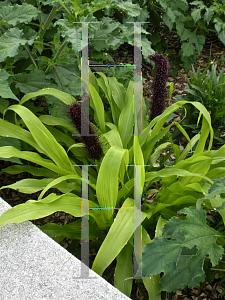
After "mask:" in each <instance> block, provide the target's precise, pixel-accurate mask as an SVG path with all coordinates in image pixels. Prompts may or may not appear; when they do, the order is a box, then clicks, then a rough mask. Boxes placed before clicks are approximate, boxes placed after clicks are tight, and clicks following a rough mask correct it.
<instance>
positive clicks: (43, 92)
mask: <svg viewBox="0 0 225 300" xmlns="http://www.w3.org/2000/svg"><path fill="white" fill-rule="evenodd" d="M43 95H51V96H54V97H56V98H58V99H59V100H61V101H62V102H63V103H65V104H66V105H71V103H75V102H76V100H75V98H74V97H73V96H71V95H69V94H67V93H64V92H62V91H59V90H56V89H53V88H45V89H41V90H40V91H38V92H34V93H29V94H26V95H25V96H23V98H22V99H21V101H20V104H21V105H22V104H23V103H25V102H26V101H28V100H29V99H31V98H34V97H38V96H43Z"/></svg>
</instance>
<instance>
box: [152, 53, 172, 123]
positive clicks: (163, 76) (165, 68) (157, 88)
mask: <svg viewBox="0 0 225 300" xmlns="http://www.w3.org/2000/svg"><path fill="white" fill-rule="evenodd" d="M148 58H149V59H150V60H152V61H154V62H155V67H156V70H155V78H154V81H153V95H152V101H151V107H150V121H151V120H153V119H154V118H155V117H157V116H159V115H160V114H161V113H163V111H164V109H165V107H166V100H167V91H166V82H167V78H168V74H169V63H168V61H167V60H166V59H165V58H164V57H163V56H162V55H160V54H154V55H149V56H148Z"/></svg>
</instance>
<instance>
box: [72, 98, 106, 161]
mask: <svg viewBox="0 0 225 300" xmlns="http://www.w3.org/2000/svg"><path fill="white" fill-rule="evenodd" d="M81 112H83V111H82V108H81V106H80V105H79V104H77V103H73V104H72V105H70V106H69V109H68V113H69V115H70V118H71V120H72V122H73V124H74V125H75V127H76V129H77V131H78V132H79V133H80V134H81ZM83 116H84V118H83V119H82V126H83V127H84V128H85V129H86V128H87V129H88V130H89V131H88V133H89V135H88V136H81V138H82V140H83V142H84V144H85V146H86V149H87V151H88V153H89V155H90V157H91V158H92V159H97V160H100V158H101V156H102V154H103V150H102V147H101V145H100V142H99V140H98V137H97V136H95V135H92V134H95V132H94V130H93V128H92V126H91V124H90V122H89V120H88V118H87V115H86V114H85V112H84V113H83Z"/></svg>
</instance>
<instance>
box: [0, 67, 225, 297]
mask: <svg viewBox="0 0 225 300" xmlns="http://www.w3.org/2000/svg"><path fill="white" fill-rule="evenodd" d="M89 76H90V83H89V89H90V106H91V108H92V109H93V111H94V121H93V122H94V123H95V124H96V125H95V127H96V128H97V130H98V135H99V137H101V138H103V139H104V140H105V141H107V147H105V149H104V150H103V155H102V157H100V150H99V151H97V152H96V153H97V154H98V155H97V156H94V155H93V152H90V150H89V152H88V151H87V149H86V147H87V146H88V144H87V142H86V146H85V140H84V139H83V143H74V139H73V137H72V133H73V134H74V133H76V134H77V133H78V132H79V124H76V122H77V119H79V116H80V113H81V111H80V109H79V108H78V106H77V101H76V99H74V98H73V97H72V96H71V95H69V94H67V93H64V92H61V91H58V90H55V89H52V88H47V89H42V90H40V91H38V92H34V93H29V94H27V95H25V96H24V97H23V98H22V99H21V101H20V103H19V104H18V105H12V106H10V107H8V108H7V109H6V111H5V113H4V116H5V115H6V114H7V112H8V111H9V110H11V111H13V112H14V113H15V115H16V118H18V116H19V120H17V122H16V124H12V123H10V122H7V121H5V120H4V119H0V135H1V136H4V137H6V136H8V137H11V138H16V139H20V140H22V141H23V142H25V143H26V144H27V145H28V150H26V151H24V150H19V149H16V148H15V147H13V146H4V147H0V157H1V159H5V158H10V157H17V158H20V159H23V160H25V161H30V162H33V163H35V164H37V165H38V167H33V166H28V165H25V164H22V165H14V166H10V167H8V168H6V169H3V170H2V171H1V173H2V172H8V173H11V174H17V173H20V172H29V173H31V174H34V175H35V176H39V177H40V179H34V178H29V179H23V180H21V181H18V182H16V183H14V184H11V185H8V186H3V187H1V189H3V188H12V189H17V190H19V191H20V192H22V193H34V192H37V191H41V193H40V195H39V197H38V200H33V199H30V200H29V201H27V202H26V203H23V204H20V205H17V206H15V207H13V208H11V209H9V210H8V211H6V212H5V213H3V214H2V215H1V217H0V227H2V226H3V225H5V224H7V223H19V222H22V221H24V220H35V219H39V218H42V217H45V216H47V215H50V214H52V213H54V212H56V211H64V212H66V213H70V214H71V215H73V216H75V217H76V218H78V219H77V220H76V221H74V222H73V223H71V224H68V225H64V226H58V225H57V224H54V226H53V224H51V225H50V224H49V225H48V224H46V225H45V226H44V229H43V231H46V232H47V231H48V229H49V228H51V231H50V232H51V235H52V236H53V237H54V238H56V237H57V236H62V237H68V238H71V239H76V240H79V239H80V234H81V219H80V218H81V215H82V209H81V205H82V203H86V204H87V203H89V217H90V219H89V221H90V223H91V224H92V226H91V227H90V233H91V234H90V239H92V240H94V241H96V238H98V241H99V244H98V246H99V249H98V252H97V255H96V257H95V260H94V262H93V265H92V269H93V270H94V271H95V272H97V273H98V274H100V275H102V273H103V272H104V271H105V269H106V268H107V267H108V266H109V265H110V264H111V263H112V261H113V260H114V259H116V268H115V271H114V285H115V287H116V288H118V289H119V290H120V291H122V292H123V293H125V294H126V295H127V296H129V295H130V293H131V289H132V282H133V278H132V276H133V232H134V231H135V230H136V228H137V226H140V225H142V247H143V248H144V246H145V245H146V244H147V243H150V242H151V240H154V239H155V237H159V236H160V235H161V233H160V230H158V231H155V230H156V229H157V228H158V229H160V228H161V227H163V225H164V223H165V222H166V220H169V219H170V218H171V217H173V216H177V211H178V210H180V209H184V208H185V207H189V206H194V205H196V202H197V200H198V199H199V198H202V197H203V196H204V195H205V194H207V192H208V189H209V187H210V186H211V184H212V183H213V181H212V179H213V178H216V177H218V176H220V174H223V173H224V170H225V156H224V154H225V148H224V147H221V149H219V150H214V151H212V150H210V148H211V145H212V139H213V130H212V127H211V120H210V115H209V113H208V112H207V110H206V109H205V107H204V106H203V105H202V104H200V103H198V102H188V103H190V104H191V105H193V106H194V107H195V108H196V109H198V110H199V112H200V113H201V116H202V126H201V130H200V131H199V132H198V133H197V134H196V135H195V136H194V137H193V138H192V139H190V138H189V137H188V135H187V133H186V132H185V130H184V129H183V128H182V126H181V125H180V124H178V123H177V122H174V123H171V124H170V125H167V126H166V127H164V124H165V122H166V120H167V119H168V117H169V116H170V115H171V113H173V112H174V111H176V110H177V109H178V108H179V107H180V106H184V105H185V104H186V103H187V101H179V102H177V103H175V104H173V105H171V106H170V107H168V108H166V109H165V110H164V112H163V113H161V114H160V115H158V116H157V117H155V118H154V119H153V120H151V122H150V123H148V122H147V121H146V120H147V113H144V114H143V116H142V118H143V125H144V126H143V129H142V132H141V135H140V136H137V135H132V133H133V86H134V85H135V84H137V83H136V82H132V81H131V82H130V83H129V85H128V88H127V89H125V88H124V87H123V85H122V84H120V83H119V82H118V81H117V80H116V79H115V78H113V77H108V78H107V77H106V76H105V75H104V74H103V73H101V72H97V73H96V76H95V75H94V74H93V73H91V72H90V74H89ZM100 89H101V90H102V91H103V92H104V95H105V100H106V101H108V105H110V108H111V110H110V113H111V115H107V116H106V114H105V111H104V105H103V101H102V99H101V97H100V95H99V93H98V91H99V90H100ZM41 95H52V96H54V97H56V98H57V99H59V100H61V101H62V102H63V103H65V104H66V105H68V107H71V105H73V109H72V110H71V108H70V112H71V113H72V119H74V120H73V121H74V123H75V126H76V127H77V129H75V127H74V124H73V123H72V122H68V121H66V120H64V119H61V118H56V117H54V116H51V115H46V116H44V115H43V116H40V117H39V118H38V117H36V116H35V115H34V114H33V113H32V112H31V111H30V110H29V109H28V108H26V107H25V106H23V104H24V103H25V102H26V101H28V100H29V99H31V98H33V97H37V96H41ZM142 105H143V112H146V107H145V103H143V104H142ZM73 116H74V118H73ZM75 119H76V120H75ZM135 120H136V115H135ZM77 125H78V126H77ZM91 125H92V124H91ZM172 125H176V126H177V127H178V129H179V130H181V132H182V133H183V134H184V135H185V137H186V138H187V140H188V144H187V146H186V147H185V149H184V150H183V152H181V149H180V147H179V146H178V145H176V144H174V143H173V142H172V138H171V133H170V131H169V130H170V128H171V126H172ZM93 126H94V125H93ZM89 129H90V128H89ZM209 135H210V136H209ZM208 137H209V139H210V142H209V145H208V150H205V144H206V141H207V139H208ZM196 145H197V146H196ZM194 146H196V147H195V150H194V151H193V148H194ZM87 148H88V147H87ZM163 151H168V152H169V153H174V156H175V157H176V159H175V161H173V162H172V161H170V166H168V162H166V160H168V159H169V156H168V155H167V156H166V160H165V159H162V158H161V156H162V155H161V154H162V152H163ZM96 153H95V154H96ZM101 154H102V153H101ZM87 157H89V158H90V159H89V158H88V159H87ZM99 158H100V159H99ZM91 159H93V160H92V162H93V163H94V164H95V166H90V167H89V181H88V182H87V184H88V185H89V199H84V198H81V183H82V182H81V179H82V166H80V165H81V164H82V165H85V164H89V163H88V160H89V161H91ZM98 159H99V160H98ZM132 165H139V166H141V167H140V170H139V169H138V170H139V171H137V173H138V172H140V173H138V174H139V175H138V176H139V177H141V185H140V191H141V194H142V200H143V203H142V212H141V213H142V220H139V221H138V222H137V223H136V225H135V226H136V227H135V228H134V226H133V225H134V221H133V218H134V216H133V214H134V185H135V177H134V167H133V166H132ZM160 186H161V188H160ZM53 187H54V188H57V189H58V190H59V191H60V192H61V193H62V194H61V195H56V194H55V193H53V192H51V188H53ZM153 190H154V193H157V197H156V198H155V199H154V200H153V201H152V202H151V203H150V202H149V201H148V200H147V195H148V194H151V193H153ZM47 191H49V192H50V193H49V194H48V195H47V196H45V194H46V192H47ZM114 208H117V210H115V209H114ZM40 229H41V227H40ZM59 229H60V230H59ZM71 229H72V230H71ZM57 230H58V231H57ZM102 232H104V234H102ZM136 255H137V254H136ZM127 278H130V279H127ZM142 280H143V283H144V285H145V287H146V289H147V291H148V294H149V299H152V300H156V299H160V295H159V294H157V293H158V292H159V290H160V285H159V280H160V274H159V273H158V274H155V275H154V276H151V277H148V278H143V279H142Z"/></svg>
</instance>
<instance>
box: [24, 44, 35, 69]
mask: <svg viewBox="0 0 225 300" xmlns="http://www.w3.org/2000/svg"><path fill="white" fill-rule="evenodd" d="M24 48H25V49H26V50H27V52H28V54H29V56H30V59H31V60H32V62H33V64H34V65H35V67H36V68H37V69H38V66H37V64H36V62H35V60H34V58H33V56H32V54H31V52H30V49H29V47H28V45H24Z"/></svg>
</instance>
